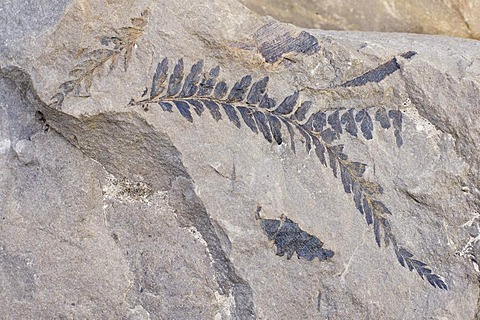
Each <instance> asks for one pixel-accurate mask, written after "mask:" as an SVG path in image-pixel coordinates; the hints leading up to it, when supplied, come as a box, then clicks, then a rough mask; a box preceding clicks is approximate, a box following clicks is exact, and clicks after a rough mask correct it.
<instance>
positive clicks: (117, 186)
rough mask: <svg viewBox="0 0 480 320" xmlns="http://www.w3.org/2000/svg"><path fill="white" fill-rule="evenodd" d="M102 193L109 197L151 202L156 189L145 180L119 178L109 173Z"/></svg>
mask: <svg viewBox="0 0 480 320" xmlns="http://www.w3.org/2000/svg"><path fill="white" fill-rule="evenodd" d="M102 193H103V196H104V197H105V198H108V199H116V200H119V201H123V202H145V203H149V202H150V198H151V196H152V195H153V194H154V191H153V190H152V189H151V188H150V186H149V185H148V184H146V183H144V182H138V181H131V180H129V179H127V178H125V177H124V178H122V179H120V180H118V179H117V178H115V177H114V176H113V175H109V176H108V177H107V178H106V179H105V185H104V186H103V188H102Z"/></svg>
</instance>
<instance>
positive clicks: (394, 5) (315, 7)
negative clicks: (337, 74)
mask: <svg viewBox="0 0 480 320" xmlns="http://www.w3.org/2000/svg"><path fill="white" fill-rule="evenodd" d="M240 1H241V2H242V3H243V4H245V6H247V7H248V8H249V9H251V10H252V11H254V12H257V13H258V14H261V15H269V16H272V17H274V18H276V19H278V20H280V21H283V22H289V23H293V24H295V25H297V26H300V27H304V28H319V29H326V30H362V31H381V32H412V33H427V34H444V35H450V36H455V37H465V38H473V39H480V1H478V0H468V1H466V0H425V1H412V0H363V1H355V0H342V1H335V0H326V1H310V0H293V1H275V0H260V1H258V0H240Z"/></svg>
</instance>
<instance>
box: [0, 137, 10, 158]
mask: <svg viewBox="0 0 480 320" xmlns="http://www.w3.org/2000/svg"><path fill="white" fill-rule="evenodd" d="M11 145H12V142H11V141H10V140H9V139H3V140H0V154H4V153H7V151H8V150H9V149H10V146H11Z"/></svg>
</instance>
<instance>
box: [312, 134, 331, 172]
mask: <svg viewBox="0 0 480 320" xmlns="http://www.w3.org/2000/svg"><path fill="white" fill-rule="evenodd" d="M312 140H313V145H314V146H315V154H316V155H317V158H318V159H319V160H320V162H321V163H322V164H323V165H324V166H325V167H326V166H327V161H326V159H325V146H324V145H323V144H322V143H321V142H320V140H318V138H317V137H315V136H312Z"/></svg>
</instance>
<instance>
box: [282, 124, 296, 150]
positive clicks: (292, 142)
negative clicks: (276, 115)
mask: <svg viewBox="0 0 480 320" xmlns="http://www.w3.org/2000/svg"><path fill="white" fill-rule="evenodd" d="M280 119H281V120H282V121H283V123H284V124H285V127H287V131H288V134H289V135H290V148H291V149H292V152H293V153H295V130H293V126H292V125H291V124H290V122H288V121H287V120H286V119H283V118H280Z"/></svg>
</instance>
